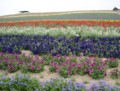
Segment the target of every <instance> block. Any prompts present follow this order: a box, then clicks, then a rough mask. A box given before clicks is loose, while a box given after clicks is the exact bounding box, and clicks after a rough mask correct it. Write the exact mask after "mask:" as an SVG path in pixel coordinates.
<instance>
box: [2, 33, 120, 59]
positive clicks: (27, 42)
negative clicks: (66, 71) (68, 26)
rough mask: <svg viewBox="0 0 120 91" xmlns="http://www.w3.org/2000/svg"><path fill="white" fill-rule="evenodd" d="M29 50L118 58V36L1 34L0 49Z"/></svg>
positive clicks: (15, 51) (119, 44)
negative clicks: (70, 36) (69, 36)
mask: <svg viewBox="0 0 120 91" xmlns="http://www.w3.org/2000/svg"><path fill="white" fill-rule="evenodd" d="M21 50H30V51H32V52H33V54H47V53H51V54H52V55H56V54H60V55H69V54H70V53H72V54H74V55H80V54H81V53H82V54H83V55H96V56H98V57H116V58H120V37H115V38H108V37H80V36H78V37H77V36H76V37H72V38H66V37H57V38H55V37H52V36H48V35H45V36H39V35H36V36H34V35H1V36H0V51H1V52H3V53H21Z"/></svg>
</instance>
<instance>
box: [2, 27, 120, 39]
mask: <svg viewBox="0 0 120 91" xmlns="http://www.w3.org/2000/svg"><path fill="white" fill-rule="evenodd" d="M0 34H1V35H5V34H6V35H12V34H14V35H41V36H43V35H50V36H54V37H60V36H66V37H74V36H97V37H119V36H120V27H107V28H104V27H100V26H97V27H88V26H81V27H76V26H66V27H64V28H63V27H56V28H46V27H40V26H36V27H33V26H24V27H20V26H19V27H18V26H14V27H0Z"/></svg>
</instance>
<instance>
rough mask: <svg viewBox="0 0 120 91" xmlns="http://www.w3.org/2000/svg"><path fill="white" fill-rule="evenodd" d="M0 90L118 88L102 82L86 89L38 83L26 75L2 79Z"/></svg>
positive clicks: (95, 90)
mask: <svg viewBox="0 0 120 91" xmlns="http://www.w3.org/2000/svg"><path fill="white" fill-rule="evenodd" d="M0 90H5V91H15V90H17V91H100V90H101V91H120V88H118V87H114V86H110V85H108V84H107V83H106V82H105V81H104V80H101V81H99V83H91V84H90V86H89V87H87V86H86V85H85V84H84V83H81V82H74V81H67V80H65V79H63V78H59V79H57V78H54V79H51V80H49V81H47V82H39V81H38V80H37V79H35V78H31V77H29V76H28V75H23V74H20V75H17V76H15V77H11V78H9V77H3V78H2V79H0Z"/></svg>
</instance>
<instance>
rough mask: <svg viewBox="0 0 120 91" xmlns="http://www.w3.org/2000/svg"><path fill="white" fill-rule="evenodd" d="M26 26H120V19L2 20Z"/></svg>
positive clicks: (14, 24) (4, 23) (3, 23)
mask: <svg viewBox="0 0 120 91" xmlns="http://www.w3.org/2000/svg"><path fill="white" fill-rule="evenodd" d="M16 25H18V26H26V25H32V26H38V25H42V26H44V25H45V26H50V27H55V26H62V27H65V26H67V25H70V26H81V25H87V26H103V27H109V26H114V27H120V21H112V20H43V21H16V22H13V21H11V22H0V26H16Z"/></svg>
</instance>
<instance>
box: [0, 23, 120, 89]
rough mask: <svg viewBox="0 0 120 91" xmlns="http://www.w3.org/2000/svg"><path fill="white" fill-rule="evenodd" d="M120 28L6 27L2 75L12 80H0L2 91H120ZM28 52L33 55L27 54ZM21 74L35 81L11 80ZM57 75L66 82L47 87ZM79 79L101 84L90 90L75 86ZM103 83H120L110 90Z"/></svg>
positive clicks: (0, 38)
mask: <svg viewBox="0 0 120 91" xmlns="http://www.w3.org/2000/svg"><path fill="white" fill-rule="evenodd" d="M119 23H120V22H119V21H58V22H56V21H51V22H50V21H42V22H39V21H38V22H37V21H36V22H16V23H15V22H14V23H13V22H12V23H10V22H9V23H1V27H0V71H1V73H2V72H6V74H8V77H10V78H4V79H0V90H5V91H16V90H17V91H21V90H23V91H34V90H35V91H44V90H45V91H56V90H57V91H96V90H98V91H99V90H101V91H119V90H120V88H119V86H120V85H119V84H120V83H119V80H120V24H119ZM16 24H17V25H16ZM27 24H28V26H27ZM30 24H32V26H30ZM42 24H43V26H42ZM45 24H46V26H44V25H45ZM18 25H19V26H18ZM23 25H24V26H23ZM71 25H72V26H71ZM54 26H55V27H54ZM23 51H25V54H23ZM28 51H29V52H31V53H29V55H26V54H27V53H28ZM17 72H18V73H19V74H20V73H22V74H23V73H24V74H30V78H27V76H28V75H26V76H25V75H21V76H16V77H14V78H11V75H12V76H15V74H16V73H17ZM44 72H46V74H47V75H46V78H44V76H40V77H39V74H42V75H45V74H44ZM6 74H3V75H2V76H4V75H6ZM31 74H37V75H36V76H37V78H36V79H40V78H41V79H40V80H42V78H43V79H44V81H43V82H44V83H43V82H41V81H40V82H39V81H37V80H36V79H33V78H31ZM51 74H52V75H51ZM53 74H54V75H55V77H56V76H57V77H58V78H60V77H63V78H64V79H53V80H50V82H49V81H48V82H45V81H47V79H48V78H49V77H54V76H53ZM0 76H1V75H0ZM2 76H1V77H2ZM75 76H78V79H82V78H83V79H88V80H86V82H84V81H83V82H84V83H89V80H90V79H91V80H90V82H91V81H92V80H94V81H98V83H95V84H96V85H94V84H93V85H90V84H88V85H87V86H85V84H84V83H76V82H77V81H72V82H69V80H70V79H72V77H75ZM47 77H48V78H47ZM65 79H67V80H65ZM76 79H77V78H76ZM76 79H74V80H76ZM100 79H103V80H106V79H107V80H106V81H107V82H108V83H109V81H111V82H112V81H113V83H114V84H112V85H116V84H117V87H113V86H110V85H106V83H105V82H104V81H100V83H99V80H100ZM78 81H79V80H78ZM117 81H118V82H117ZM15 83H16V84H15ZM33 84H34V85H33ZM55 84H57V85H55ZM103 84H104V85H103ZM110 84H111V83H110ZM53 85H55V86H53Z"/></svg>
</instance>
